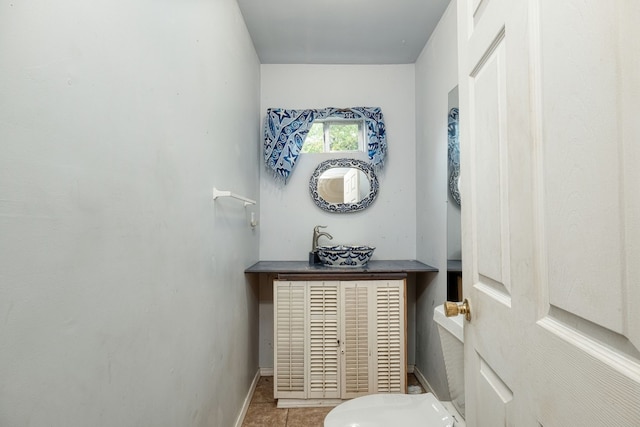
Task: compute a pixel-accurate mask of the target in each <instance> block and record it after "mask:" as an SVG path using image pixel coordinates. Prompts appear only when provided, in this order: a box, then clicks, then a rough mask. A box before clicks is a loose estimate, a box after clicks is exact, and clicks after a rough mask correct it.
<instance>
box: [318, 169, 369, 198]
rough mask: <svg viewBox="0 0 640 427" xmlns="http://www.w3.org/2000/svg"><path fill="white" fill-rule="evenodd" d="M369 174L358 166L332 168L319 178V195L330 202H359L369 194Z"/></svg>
mask: <svg viewBox="0 0 640 427" xmlns="http://www.w3.org/2000/svg"><path fill="white" fill-rule="evenodd" d="M369 188H370V186H369V180H368V179H367V175H365V173H364V172H363V171H361V170H360V169H356V168H332V169H328V170H326V171H324V172H323V173H322V174H321V175H320V177H319V178H318V195H320V197H322V198H323V199H324V200H326V201H327V202H329V203H358V202H360V201H362V200H363V199H365V198H366V197H367V196H368V195H369Z"/></svg>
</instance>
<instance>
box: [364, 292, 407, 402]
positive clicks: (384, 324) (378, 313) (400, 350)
mask: <svg viewBox="0 0 640 427" xmlns="http://www.w3.org/2000/svg"><path fill="white" fill-rule="evenodd" d="M375 282H376V283H371V285H372V286H373V287H374V289H373V291H374V293H375V297H374V298H375V301H374V307H375V312H374V316H375V317H374V319H375V320H374V326H375V347H374V348H375V351H374V359H375V361H374V367H375V390H374V392H375V393H405V391H406V361H405V323H406V322H405V310H404V308H405V281H404V280H380V281H375Z"/></svg>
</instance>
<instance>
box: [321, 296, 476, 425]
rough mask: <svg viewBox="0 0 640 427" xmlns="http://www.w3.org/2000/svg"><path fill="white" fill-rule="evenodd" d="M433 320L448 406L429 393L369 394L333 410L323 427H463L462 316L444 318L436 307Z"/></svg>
mask: <svg viewBox="0 0 640 427" xmlns="http://www.w3.org/2000/svg"><path fill="white" fill-rule="evenodd" d="M433 319H434V320H435V322H436V324H437V325H438V331H439V333H440V342H441V343H442V352H443V354H444V362H445V367H446V371H447V380H448V382H449V392H450V394H451V402H440V401H438V399H436V397H435V396H434V395H433V394H431V393H423V394H372V395H369V396H363V397H358V398H355V399H352V400H349V401H347V402H345V403H342V404H340V405H338V406H336V407H335V408H333V409H332V410H331V412H329V414H328V415H327V417H326V418H325V419H324V427H396V426H420V427H454V426H455V427H463V426H464V425H465V424H464V363H463V362H464V360H463V359H464V354H463V344H462V343H463V332H462V330H463V329H462V328H463V324H462V316H456V317H446V316H445V315H444V309H443V307H442V306H438V307H436V309H435V311H434V313H433Z"/></svg>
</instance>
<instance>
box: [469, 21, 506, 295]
mask: <svg viewBox="0 0 640 427" xmlns="http://www.w3.org/2000/svg"><path fill="white" fill-rule="evenodd" d="M504 43H505V40H504V33H503V32H501V33H500V34H499V38H498V39H497V40H495V41H494V42H493V43H491V45H490V49H489V50H488V51H487V52H486V53H485V55H483V56H482V58H481V59H480V62H479V64H478V65H476V67H474V70H473V72H472V73H471V76H470V77H471V78H470V79H469V98H470V102H471V103H472V105H473V108H472V109H471V110H470V111H469V116H468V117H469V122H470V124H471V129H470V131H471V133H472V137H473V141H474V142H475V144H474V147H473V148H472V152H471V153H470V154H471V155H472V156H473V157H474V159H475V168H474V171H475V172H474V174H473V178H474V179H473V185H474V186H475V189H474V191H473V193H472V194H481V195H482V197H478V198H477V199H476V200H474V203H473V205H472V206H473V207H472V209H473V211H472V217H473V221H474V227H473V229H474V230H475V233H474V238H475V241H476V248H474V252H475V256H474V259H475V260H477V261H476V262H477V266H475V268H476V269H477V274H478V277H474V282H476V285H477V286H481V287H490V288H493V289H494V290H495V291H497V292H499V293H501V294H502V296H501V298H500V299H501V300H502V301H503V302H505V303H507V305H510V303H509V300H510V297H509V294H510V284H509V258H508V255H509V247H508V246H509V242H508V239H507V238H506V237H507V236H508V235H509V221H508V212H506V207H507V206H508V205H507V202H508V200H507V197H508V193H507V186H506V183H507V181H506V177H505V166H506V153H507V146H506V132H505V126H506V123H507V117H506V105H505V95H506V94H505V90H504V86H505V82H504V76H505V70H504V64H505V57H504V56H505V49H504ZM479 221H482V223H481V224H480V223H479Z"/></svg>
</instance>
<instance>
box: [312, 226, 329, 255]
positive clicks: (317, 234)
mask: <svg viewBox="0 0 640 427" xmlns="http://www.w3.org/2000/svg"><path fill="white" fill-rule="evenodd" d="M321 228H327V226H326V225H316V226H315V227H314V228H313V241H312V242H311V252H315V251H316V249H317V248H318V239H319V238H320V236H325V237H326V238H328V239H329V240H332V239H333V236H332V235H331V234H329V233H325V232H324V231H320V229H321Z"/></svg>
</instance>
